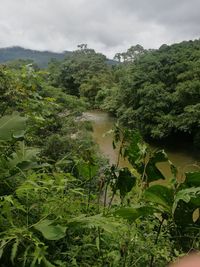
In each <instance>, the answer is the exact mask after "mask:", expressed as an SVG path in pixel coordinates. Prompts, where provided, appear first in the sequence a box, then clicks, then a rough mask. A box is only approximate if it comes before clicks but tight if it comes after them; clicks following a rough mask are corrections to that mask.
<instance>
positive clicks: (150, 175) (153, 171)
mask: <svg viewBox="0 0 200 267" xmlns="http://www.w3.org/2000/svg"><path fill="white" fill-rule="evenodd" d="M167 161H168V157H167V154H166V153H165V152H164V150H159V151H156V152H155V153H154V154H153V157H151V158H150V159H149V162H148V164H147V166H146V170H145V173H146V178H147V182H153V181H156V180H160V179H163V180H164V179H165V176H164V175H163V174H162V173H161V171H160V170H159V169H158V167H157V166H156V164H157V163H160V162H167ZM168 162H169V161H168Z"/></svg>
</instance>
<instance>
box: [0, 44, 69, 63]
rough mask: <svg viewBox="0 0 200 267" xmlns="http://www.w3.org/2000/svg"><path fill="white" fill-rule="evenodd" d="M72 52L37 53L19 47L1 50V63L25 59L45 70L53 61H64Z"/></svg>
mask: <svg viewBox="0 0 200 267" xmlns="http://www.w3.org/2000/svg"><path fill="white" fill-rule="evenodd" d="M70 53H71V52H69V51H66V52H63V53H54V52H50V51H36V50H31V49H25V48H22V47H19V46H14V47H7V48H0V63H6V62H9V61H13V60H17V59H23V60H27V59H29V60H33V61H34V62H35V63H36V64H37V65H38V66H39V67H40V68H45V67H47V65H48V62H49V61H50V60H51V59H56V60H59V61H61V60H63V59H64V57H65V56H66V55H68V54H70Z"/></svg>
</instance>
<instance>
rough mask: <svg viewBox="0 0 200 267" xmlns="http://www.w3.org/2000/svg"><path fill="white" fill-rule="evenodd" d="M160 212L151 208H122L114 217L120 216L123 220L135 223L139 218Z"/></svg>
mask: <svg viewBox="0 0 200 267" xmlns="http://www.w3.org/2000/svg"><path fill="white" fill-rule="evenodd" d="M155 212H158V210H157V209H156V208H154V207H151V206H140V207H135V208H134V207H133V208H132V207H131V208H121V209H118V210H117V211H115V212H114V213H113V215H114V216H119V217H121V218H123V219H126V220H128V221H129V222H131V223H133V222H134V221H135V220H136V219H138V218H139V217H144V216H149V215H152V214H154V213H155Z"/></svg>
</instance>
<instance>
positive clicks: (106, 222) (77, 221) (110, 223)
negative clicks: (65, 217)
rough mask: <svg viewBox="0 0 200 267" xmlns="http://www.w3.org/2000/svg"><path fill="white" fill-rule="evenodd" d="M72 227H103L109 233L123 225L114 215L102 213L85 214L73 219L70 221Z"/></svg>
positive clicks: (69, 224)
mask: <svg viewBox="0 0 200 267" xmlns="http://www.w3.org/2000/svg"><path fill="white" fill-rule="evenodd" d="M68 226H71V227H72V229H74V230H75V229H80V228H98V227H99V228H101V229H103V230H104V231H106V232H108V233H115V232H116V231H117V228H118V227H120V226H121V224H120V223H119V222H117V221H116V220H114V219H113V218H112V217H105V216H103V215H102V214H97V215H94V216H89V217H86V216H84V215H82V216H79V217H76V218H74V219H71V220H70V222H69V223H68Z"/></svg>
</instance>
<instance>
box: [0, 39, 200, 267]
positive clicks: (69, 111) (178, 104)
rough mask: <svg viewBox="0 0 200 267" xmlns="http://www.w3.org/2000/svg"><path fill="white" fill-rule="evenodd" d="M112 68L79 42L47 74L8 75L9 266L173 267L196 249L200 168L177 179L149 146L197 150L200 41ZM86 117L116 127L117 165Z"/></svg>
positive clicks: (3, 100) (1, 185) (2, 131)
mask: <svg viewBox="0 0 200 267" xmlns="http://www.w3.org/2000/svg"><path fill="white" fill-rule="evenodd" d="M114 59H115V60H116V61H117V63H116V61H108V60H107V58H106V57H105V56H104V55H102V54H100V53H96V52H95V51H94V50H93V49H90V48H88V47H87V45H86V44H81V45H79V46H78V49H77V50H76V51H74V52H72V53H70V54H67V55H66V57H65V58H64V59H63V60H62V61H60V60H59V61H57V60H55V59H54V60H52V61H51V62H50V63H49V65H48V67H47V68H46V69H40V68H39V66H37V65H36V64H35V63H34V64H32V62H30V61H27V60H23V59H20V60H15V61H13V62H9V63H6V64H2V65H0V152H1V154H0V208H1V213H0V265H1V266H2V267H8V266H19V267H21V266H24V267H29V266H30V267H34V266H45V267H53V266H55V267H59V266H60V267H68V266H69V267H71V266H83V267H90V266H95V267H100V266H105V267H106V266H108V267H117V266H119V267H123V266H124V267H125V266H127V267H129V266H137V267H144V266H150V267H153V266H158V267H164V266H167V264H168V263H169V262H172V261H174V260H175V259H176V258H177V257H180V256H183V255H185V254H188V253H189V252H193V251H197V250H199V248H200V210H199V208H200V167H199V166H196V167H197V171H194V172H186V173H185V174H184V176H183V177H181V179H180V177H179V174H178V170H177V168H176V166H175V165H174V164H173V163H172V162H171V161H170V160H169V159H168V156H167V154H166V153H165V152H164V150H152V149H151V148H150V146H149V145H148V144H147V143H146V142H145V141H144V140H150V139H152V140H160V141H161V142H163V144H164V143H165V142H167V141H168V138H171V139H172V140H176V138H177V137H178V138H180V137H183V138H188V139H190V140H191V145H193V146H194V147H195V148H196V149H199V148H200V41H199V40H195V41H188V42H186V41H185V42H182V43H180V44H174V45H171V46H168V45H162V46H161V47H160V48H159V49H158V50H145V49H144V48H143V47H142V46H140V45H136V46H132V47H130V48H129V49H128V50H127V51H126V52H124V53H117V54H116V55H115V58H114ZM88 109H101V110H105V111H107V112H109V113H111V114H112V115H113V116H115V117H116V118H117V120H118V122H117V123H116V125H115V128H114V129H113V136H114V139H113V149H116V147H118V149H119V154H118V160H117V162H116V164H113V165H110V164H109V162H108V160H107V159H105V158H104V156H103V155H102V154H101V153H100V151H99V149H98V146H97V145H96V144H95V142H94V140H93V138H92V134H91V133H92V125H91V123H90V122H89V121H86V120H84V119H83V117H82V113H83V112H84V111H86V110H88ZM120 158H126V159H127V160H128V161H129V163H130V165H131V167H130V168H128V167H124V168H122V167H120V166H119V159H120ZM162 162H165V163H166V164H168V166H169V168H170V170H171V177H170V178H169V177H168V178H167V177H165V175H164V174H163V173H162V172H161V170H160V169H159V163H162ZM198 169H199V171H198Z"/></svg>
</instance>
